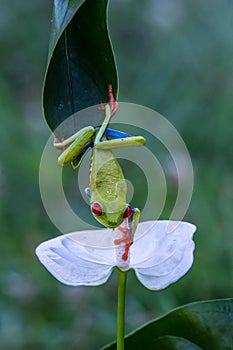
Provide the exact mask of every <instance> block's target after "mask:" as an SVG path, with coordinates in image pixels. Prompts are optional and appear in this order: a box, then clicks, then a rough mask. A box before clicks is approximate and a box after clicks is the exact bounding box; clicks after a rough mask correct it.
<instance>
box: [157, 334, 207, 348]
mask: <svg viewBox="0 0 233 350" xmlns="http://www.w3.org/2000/svg"><path fill="white" fill-rule="evenodd" d="M154 345H156V346H155V349H156V350H201V348H200V347H199V346H197V345H195V344H193V343H192V342H190V341H189V340H187V339H184V338H180V337H174V336H170V335H165V336H164V337H161V338H158V339H156V340H155V342H154Z"/></svg>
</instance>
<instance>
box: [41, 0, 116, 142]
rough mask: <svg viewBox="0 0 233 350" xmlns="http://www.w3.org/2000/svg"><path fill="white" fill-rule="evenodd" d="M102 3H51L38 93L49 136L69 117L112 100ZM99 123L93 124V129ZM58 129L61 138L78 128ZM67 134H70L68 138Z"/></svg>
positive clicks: (105, 0) (110, 56) (77, 0)
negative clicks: (46, 52) (42, 78)
mask: <svg viewBox="0 0 233 350" xmlns="http://www.w3.org/2000/svg"><path fill="white" fill-rule="evenodd" d="M107 3H108V0H99V1H93V0H87V1H80V0H73V1H71V2H69V3H68V2H64V1H63V0H59V1H56V2H54V10H53V17H52V29H51V40H50V47H49V58H48V66H47V71H46V76H45V82H44V90H43V108H44V115H45V118H46V121H47V123H48V124H49V126H50V128H51V129H52V130H53V131H54V130H55V129H56V128H57V127H58V126H59V125H60V124H61V123H62V122H63V121H64V120H66V119H67V118H68V117H69V116H71V115H72V114H74V113H76V112H78V111H80V110H82V109H85V108H87V107H90V106H93V105H99V104H100V103H103V102H106V101H108V85H109V84H111V85H112V87H113V91H114V93H115V96H117V85H118V81H117V71H116V66H115V61H114V57H113V52H112V48H111V44H110V40H109V36H108V29H107V23H106V20H107V19H106V17H107V14H106V11H107ZM99 124H101V121H100V120H98V119H97V120H93V126H97V125H99ZM72 127H73V129H72V130H68V131H67V130H59V131H56V135H57V136H58V137H60V138H67V137H68V136H70V134H72V133H73V130H74V128H75V127H76V131H77V130H79V129H81V127H80V126H79V125H73V124H72ZM69 132H70V134H69Z"/></svg>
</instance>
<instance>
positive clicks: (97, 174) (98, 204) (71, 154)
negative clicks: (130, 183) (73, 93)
mask: <svg viewBox="0 0 233 350" xmlns="http://www.w3.org/2000/svg"><path fill="white" fill-rule="evenodd" d="M101 108H104V109H105V119H104V122H103V124H102V125H101V126H100V127H99V128H93V127H92V126H87V127H85V128H83V129H81V130H80V131H78V132H77V133H76V134H74V135H73V136H71V137H69V138H68V139H66V140H65V141H62V142H59V141H58V140H57V139H55V141H54V146H55V147H56V148H57V149H60V150H62V151H63V152H62V153H61V155H60V156H59V158H58V164H59V165H61V166H64V165H66V164H67V163H70V162H71V164H72V166H73V168H77V167H78V165H79V164H80V161H81V159H82V157H83V155H84V154H85V152H86V151H87V149H88V148H89V147H92V158H91V166H90V188H89V189H87V190H86V193H87V194H88V196H89V198H90V207H91V211H92V213H93V215H94V217H95V218H96V220H97V221H99V222H100V223H101V224H102V225H104V226H105V227H109V228H118V229H119V230H120V231H122V233H123V237H122V238H120V239H118V240H115V244H120V243H121V242H125V243H126V249H125V253H124V255H123V256H122V258H123V259H124V260H127V257H128V250H129V247H130V245H131V244H132V242H133V237H134V233H135V231H136V228H137V224H138V221H139V216H140V210H139V209H138V208H132V207H131V206H130V205H129V204H127V203H126V193H127V187H126V181H125V178H124V175H123V172H122V169H121V167H120V165H119V163H118V161H117V159H116V158H115V157H114V154H113V152H112V149H114V148H120V147H128V146H141V145H144V144H145V142H146V140H145V138H144V137H141V136H130V135H128V134H126V133H123V132H120V131H117V130H112V129H109V128H108V124H109V121H110V119H111V117H112V116H113V115H114V114H115V113H116V111H117V109H118V104H117V102H116V101H115V99H114V97H113V93H112V87H111V85H110V86H109V102H108V103H107V104H106V105H105V106H104V107H101ZM123 222H124V225H122V226H120V225H121V224H122V223H123Z"/></svg>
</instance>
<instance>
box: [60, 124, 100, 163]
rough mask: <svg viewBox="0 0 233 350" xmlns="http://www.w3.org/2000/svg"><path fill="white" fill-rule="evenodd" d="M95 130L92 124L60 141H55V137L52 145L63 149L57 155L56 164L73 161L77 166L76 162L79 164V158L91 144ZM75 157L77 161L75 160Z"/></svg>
mask: <svg viewBox="0 0 233 350" xmlns="http://www.w3.org/2000/svg"><path fill="white" fill-rule="evenodd" d="M95 132H96V131H95V129H94V128H93V127H92V126H87V127H85V128H83V129H81V130H80V131H78V132H77V133H76V134H74V135H72V136H71V137H69V138H68V139H66V140H64V141H62V142H57V139H55V141H54V147H56V148H57V149H61V150H63V149H64V151H63V152H62V153H61V155H60V156H59V157H58V160H57V162H58V164H59V165H60V166H64V165H66V164H68V163H70V162H74V163H75V166H74V167H77V166H78V165H77V163H78V164H79V162H80V159H79V158H81V157H82V156H83V154H84V153H85V151H86V150H87V149H88V148H89V147H91V146H92V137H93V135H94V134H95ZM77 159H78V162H77V161H75V160H77Z"/></svg>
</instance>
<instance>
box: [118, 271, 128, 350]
mask: <svg viewBox="0 0 233 350" xmlns="http://www.w3.org/2000/svg"><path fill="white" fill-rule="evenodd" d="M117 273H118V307H117V350H124V336H125V292H126V281H127V272H123V271H120V270H119V269H117Z"/></svg>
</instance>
